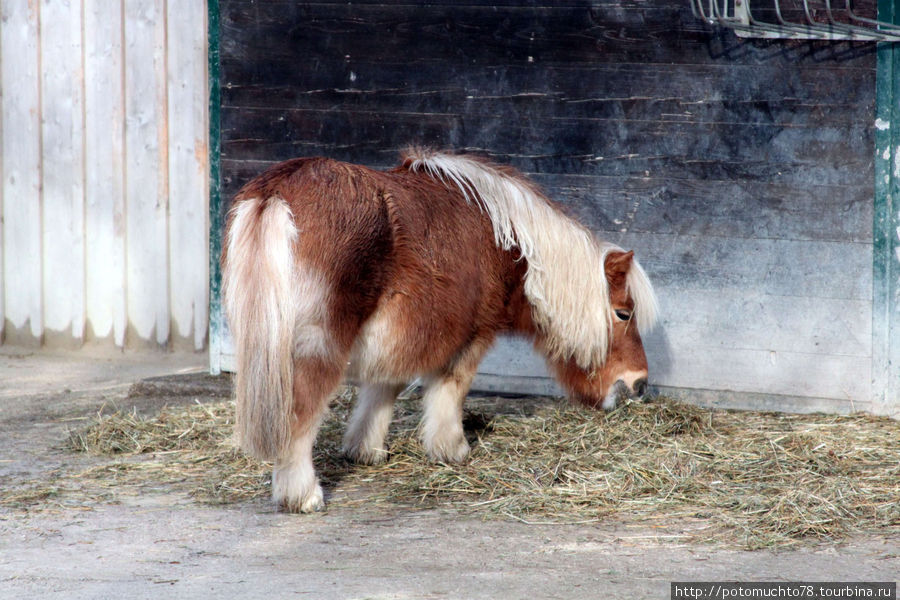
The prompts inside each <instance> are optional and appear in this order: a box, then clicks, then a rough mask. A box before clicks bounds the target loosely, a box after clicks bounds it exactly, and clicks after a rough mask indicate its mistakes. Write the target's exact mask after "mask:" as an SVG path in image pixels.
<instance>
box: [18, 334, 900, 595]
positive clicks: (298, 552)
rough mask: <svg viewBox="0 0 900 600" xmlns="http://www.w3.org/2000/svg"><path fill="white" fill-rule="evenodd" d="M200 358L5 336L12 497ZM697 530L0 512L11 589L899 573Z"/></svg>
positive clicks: (871, 549)
mask: <svg viewBox="0 0 900 600" xmlns="http://www.w3.org/2000/svg"><path fill="white" fill-rule="evenodd" d="M205 363H206V358H205V356H201V355H193V354H162V353H160V354H111V355H90V354H88V353H48V352H36V351H33V350H22V349H15V348H0V493H7V492H12V491H14V490H16V489H17V486H21V485H22V483H23V482H25V481H27V480H32V479H34V478H39V477H42V476H46V475H47V474H50V473H52V472H53V471H54V470H55V469H60V468H66V467H70V466H72V465H74V464H77V463H78V461H79V460H84V459H83V458H81V457H78V456H74V455H71V454H68V453H66V452H65V451H64V450H61V449H60V448H59V445H60V442H61V440H62V439H63V438H64V437H65V434H66V429H67V427H70V426H72V425H73V424H77V423H79V422H80V421H81V420H83V419H84V418H85V417H86V416H89V415H91V414H93V413H94V412H96V411H97V410H98V409H99V408H100V407H101V406H103V405H104V404H106V405H110V404H116V405H117V406H119V407H120V408H126V409H128V408H130V407H131V405H134V406H135V408H137V409H138V410H141V411H144V412H152V411H153V410H158V408H159V407H160V406H161V405H162V404H164V403H172V402H189V401H193V398H194V396H192V395H191V394H187V395H185V394H184V393H182V392H183V390H181V392H179V394H178V395H177V396H171V395H169V394H167V393H166V390H165V389H164V386H163V387H162V388H160V389H159V390H157V392H156V393H143V394H141V395H140V396H138V397H129V396H128V395H127V392H128V390H129V388H130V387H131V385H132V384H133V383H135V382H137V381H140V380H142V379H145V378H148V377H154V376H160V375H169V374H176V373H185V374H187V373H192V372H200V371H202V370H203V369H204V367H205ZM176 379H177V378H176ZM167 381H172V379H171V378H170V379H167ZM195 392H196V395H197V397H201V398H202V396H203V394H204V392H203V389H197V390H195ZM378 484H383V485H389V484H390V482H376V485H378ZM696 526H697V523H668V524H666V527H665V529H662V530H659V529H654V528H651V527H649V526H646V525H638V526H635V525H628V524H623V523H618V522H614V523H604V524H600V525H597V524H591V525H559V526H554V525H528V524H525V523H520V522H503V521H487V522H483V521H481V520H479V519H477V518H473V517H470V516H461V515H459V514H457V513H454V512H452V511H434V510H430V511H421V510H412V509H402V508H390V509H384V508H370V509H365V508H358V507H357V508H336V509H332V510H330V511H328V512H326V513H324V514H317V515H307V516H297V515H286V514H280V513H276V512H274V511H273V510H272V508H271V506H269V505H268V504H267V503H265V502H251V503H247V504H245V505H237V506H231V507H224V508H223V507H211V506H206V505H201V504H197V503H195V502H193V501H192V500H191V499H190V498H188V497H186V496H184V495H181V494H177V493H174V492H173V493H167V492H165V491H158V492H154V493H151V494H146V495H144V496H140V497H137V498H127V499H125V500H123V502H122V503H120V504H112V505H102V504H101V505H96V506H90V507H87V509H85V507H73V508H61V509H55V510H44V511H35V512H23V511H19V510H14V509H0V598H17V599H18V598H66V599H86V598H92V599H94V598H116V599H119V598H128V599H129V600H135V599H139V598H205V597H213V596H215V597H219V598H245V599H251V600H252V599H254V598H267V599H271V598H289V597H299V598H316V599H331V598H335V599H338V598H340V599H354V598H359V599H362V598H396V599H400V598H460V599H469V598H491V599H497V598H535V599H536V598H566V599H578V598H591V599H594V598H629V599H632V598H668V597H669V584H670V582H671V581H715V580H730V581H735V580H737V581H752V580H763V581H896V580H897V578H898V577H900V538H898V537H897V536H892V537H891V536H878V535H872V536H867V537H861V538H856V539H853V540H850V541H848V542H847V543H845V544H843V545H839V546H818V547H808V548H802V549H795V550H790V551H768V550H767V551H755V552H745V551H735V550H728V549H723V548H717V547H712V546H708V545H685V544H682V543H680V542H679V539H680V538H679V537H678V532H679V530H682V529H687V528H691V527H696Z"/></svg>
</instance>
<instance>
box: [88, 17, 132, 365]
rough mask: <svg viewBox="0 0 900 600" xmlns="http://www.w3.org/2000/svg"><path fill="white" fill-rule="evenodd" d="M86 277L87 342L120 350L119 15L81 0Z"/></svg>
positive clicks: (121, 130) (122, 100) (123, 320)
mask: <svg viewBox="0 0 900 600" xmlns="http://www.w3.org/2000/svg"><path fill="white" fill-rule="evenodd" d="M84 20H85V35H84V42H85V53H84V59H85V62H84V73H85V84H86V85H85V110H84V116H85V174H86V180H85V238H86V240H87V244H86V246H85V251H86V256H87V260H86V261H85V262H86V265H87V269H86V273H85V293H86V300H87V302H86V310H87V321H88V333H89V336H88V338H89V339H92V340H93V339H96V340H102V339H110V340H111V341H112V342H113V343H114V344H115V345H116V346H118V347H120V348H121V347H124V345H125V327H126V300H125V289H126V284H125V230H126V224H125V163H124V156H125V139H124V127H125V98H124V93H123V73H122V34H123V31H122V10H121V6H120V5H119V4H109V3H108V2H105V1H104V0H85V2H84Z"/></svg>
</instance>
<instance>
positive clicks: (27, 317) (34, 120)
mask: <svg viewBox="0 0 900 600" xmlns="http://www.w3.org/2000/svg"><path fill="white" fill-rule="evenodd" d="M38 11H39V6H38V4H37V3H27V4H26V3H25V2H3V3H0V56H3V60H2V61H0V89H3V90H4V93H3V94H2V115H0V122H2V132H0V135H2V146H0V155H2V158H3V193H2V197H3V246H4V248H3V250H4V251H3V260H4V265H3V275H4V283H5V285H4V294H5V298H4V313H5V323H6V325H5V327H4V336H5V339H6V341H7V342H12V343H34V342H35V341H36V340H40V337H41V334H42V332H43V306H42V298H41V282H42V277H41V147H40V142H41V124H40V81H41V75H40V66H39V65H40V50H39V47H38V39H39V38H38V23H39V16H38ZM10 57H15V59H14V60H12V59H10ZM9 90H15V93H14V94H13V93H9Z"/></svg>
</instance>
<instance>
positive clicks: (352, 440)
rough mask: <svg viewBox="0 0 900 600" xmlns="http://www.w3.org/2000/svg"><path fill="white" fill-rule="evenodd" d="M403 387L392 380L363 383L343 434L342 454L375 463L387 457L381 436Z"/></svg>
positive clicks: (389, 422)
mask: <svg viewBox="0 0 900 600" xmlns="http://www.w3.org/2000/svg"><path fill="white" fill-rule="evenodd" d="M402 387H403V386H401V385H397V384H393V383H367V384H364V385H363V386H362V387H361V388H360V390H359V398H358V399H357V401H356V406H355V407H354V409H353V414H352V415H351V416H350V421H349V422H348V424H347V432H346V433H345V434H344V444H343V451H344V454H345V455H346V456H347V457H349V458H351V459H353V460H355V461H356V462H359V463H363V464H367V465H377V464H379V463H382V462H384V461H385V459H386V458H387V450H385V448H384V437H385V435H387V431H388V426H389V425H390V424H391V417H392V416H393V412H394V400H396V399H397V394H399V393H400V390H401V389H402Z"/></svg>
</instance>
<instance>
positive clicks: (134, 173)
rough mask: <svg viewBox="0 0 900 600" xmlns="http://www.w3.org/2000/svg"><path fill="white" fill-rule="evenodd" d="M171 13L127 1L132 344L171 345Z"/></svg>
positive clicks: (157, 4)
mask: <svg viewBox="0 0 900 600" xmlns="http://www.w3.org/2000/svg"><path fill="white" fill-rule="evenodd" d="M164 6H165V3H164V1H163V0H153V1H146V0H126V2H125V9H124V10H125V14H124V17H125V35H124V40H125V156H126V164H125V169H126V173H127V178H126V181H125V194H126V202H127V211H126V244H127V265H126V269H127V285H128V288H127V298H128V303H127V305H128V324H129V328H130V329H131V330H132V331H131V333H130V334H129V336H128V338H129V339H128V342H129V343H131V342H135V343H137V342H138V340H147V341H150V342H152V343H155V344H165V343H166V342H167V341H168V339H169V280H168V279H169V278H168V264H169V256H168V239H167V230H166V229H167V223H166V214H167V211H168V158H167V152H168V134H169V132H168V128H167V124H166V111H167V102H166V79H165V67H166V60H165V54H166V50H165V49H166V44H165V17H166V15H165V11H164ZM132 338H133V339H132Z"/></svg>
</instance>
